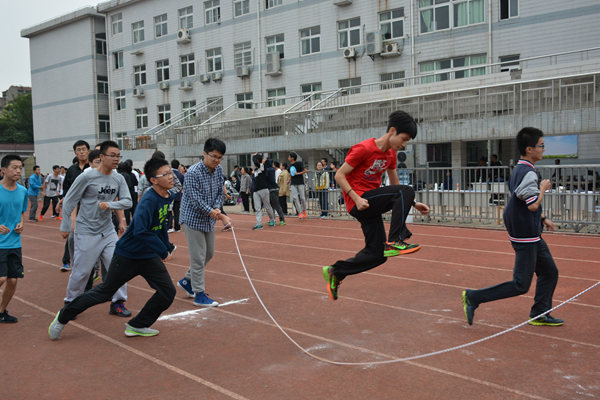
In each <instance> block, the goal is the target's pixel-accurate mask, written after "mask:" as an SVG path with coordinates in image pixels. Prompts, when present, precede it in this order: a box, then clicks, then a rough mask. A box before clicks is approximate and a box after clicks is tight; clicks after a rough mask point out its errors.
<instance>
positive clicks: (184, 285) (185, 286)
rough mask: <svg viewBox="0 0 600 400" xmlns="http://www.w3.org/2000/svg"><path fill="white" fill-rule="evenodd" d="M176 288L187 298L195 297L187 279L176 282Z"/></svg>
mask: <svg viewBox="0 0 600 400" xmlns="http://www.w3.org/2000/svg"><path fill="white" fill-rule="evenodd" d="M177 286H179V287H180V288H182V289H183V290H185V292H186V293H187V295H188V297H196V293H194V291H193V290H192V283H191V282H190V281H188V280H187V278H183V279H180V280H178V281H177Z"/></svg>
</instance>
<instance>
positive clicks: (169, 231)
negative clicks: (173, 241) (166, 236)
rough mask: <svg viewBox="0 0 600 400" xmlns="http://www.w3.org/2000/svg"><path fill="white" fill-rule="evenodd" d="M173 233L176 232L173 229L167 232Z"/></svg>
mask: <svg viewBox="0 0 600 400" xmlns="http://www.w3.org/2000/svg"><path fill="white" fill-rule="evenodd" d="M173 232H175V229H173V228H171V229H169V230H168V231H167V233H173Z"/></svg>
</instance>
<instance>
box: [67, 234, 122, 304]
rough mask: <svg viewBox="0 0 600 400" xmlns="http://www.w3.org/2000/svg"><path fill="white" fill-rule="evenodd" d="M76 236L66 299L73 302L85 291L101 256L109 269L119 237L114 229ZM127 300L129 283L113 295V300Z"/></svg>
mask: <svg viewBox="0 0 600 400" xmlns="http://www.w3.org/2000/svg"><path fill="white" fill-rule="evenodd" d="M74 237H75V240H74V242H75V251H74V252H73V267H72V268H71V276H69V285H68V286H67V297H65V301H68V302H71V301H73V300H75V298H76V297H77V296H79V295H80V294H82V293H83V291H84V290H85V285H86V283H87V281H88V279H89V277H90V273H91V272H92V269H93V268H94V264H96V261H98V258H101V259H102V261H103V262H104V265H105V266H106V267H107V269H108V268H109V266H110V262H111V260H112V256H113V254H114V252H115V245H116V244H117V240H119V237H118V236H117V233H116V232H115V231H114V230H110V231H108V232H105V233H103V234H99V235H78V234H74ZM118 300H123V301H125V300H127V284H125V285H123V286H121V287H120V288H119V290H117V293H115V295H114V296H113V302H114V301H118Z"/></svg>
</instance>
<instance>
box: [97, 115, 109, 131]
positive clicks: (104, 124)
mask: <svg viewBox="0 0 600 400" xmlns="http://www.w3.org/2000/svg"><path fill="white" fill-rule="evenodd" d="M98 129H99V132H100V133H110V117H109V116H108V115H98Z"/></svg>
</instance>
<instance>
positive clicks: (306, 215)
mask: <svg viewBox="0 0 600 400" xmlns="http://www.w3.org/2000/svg"><path fill="white" fill-rule="evenodd" d="M303 214H304V218H305V219H306V218H308V212H307V211H306V210H304V212H303Z"/></svg>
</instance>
